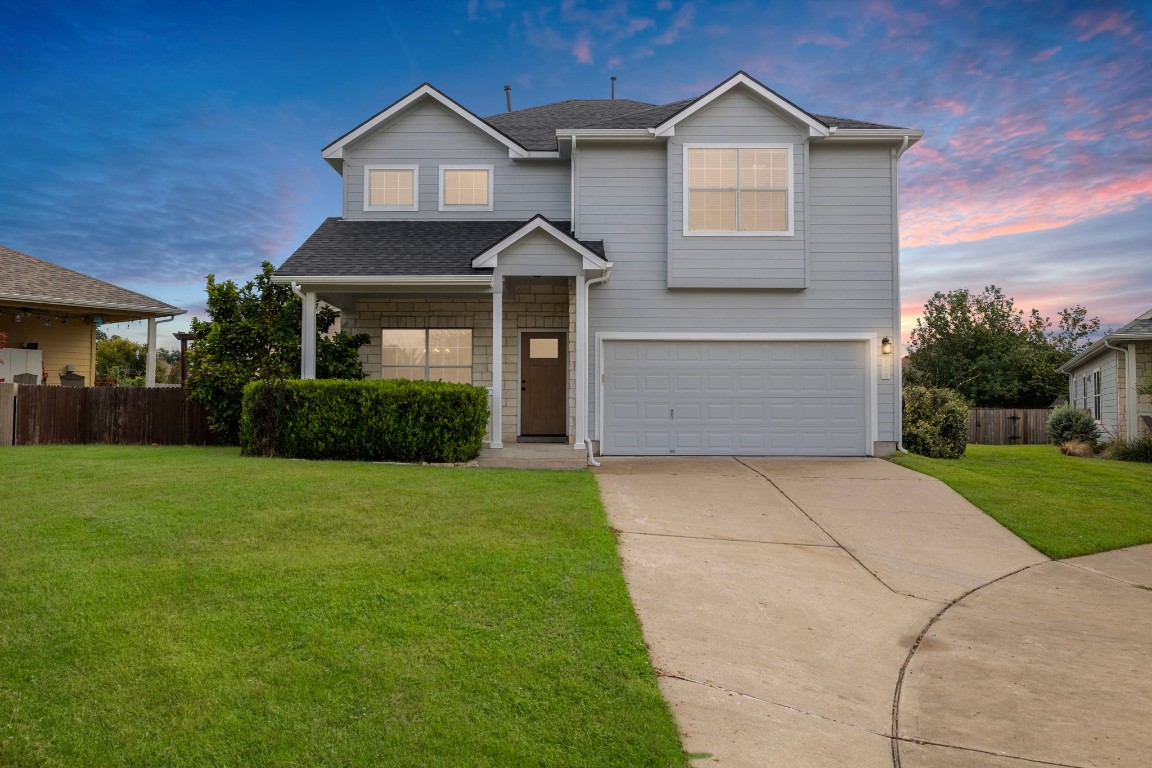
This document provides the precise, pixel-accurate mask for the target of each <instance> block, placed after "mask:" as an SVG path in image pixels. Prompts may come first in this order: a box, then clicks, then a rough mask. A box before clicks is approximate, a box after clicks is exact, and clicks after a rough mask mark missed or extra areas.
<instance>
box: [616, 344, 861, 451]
mask: <svg viewBox="0 0 1152 768" xmlns="http://www.w3.org/2000/svg"><path fill="white" fill-rule="evenodd" d="M603 350H604V351H603V354H604V363H603V365H604V390H603V391H604V405H603V407H604V422H603V424H604V434H603V440H602V445H601V450H602V452H603V453H604V454H606V455H668V454H677V455H707V454H718V455H725V454H735V455H762V456H789V455H796V456H862V455H864V454H865V453H867V451H866V444H865V440H866V437H867V422H868V409H867V405H866V393H867V378H866V375H865V374H866V365H865V355H866V352H867V346H866V344H865V343H864V342H862V341H605V342H604V348H603Z"/></svg>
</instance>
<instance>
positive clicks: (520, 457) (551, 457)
mask: <svg viewBox="0 0 1152 768" xmlns="http://www.w3.org/2000/svg"><path fill="white" fill-rule="evenodd" d="M476 465H477V466H480V467H500V468H504V469H584V468H585V467H586V466H587V465H588V460H587V458H586V456H585V454H584V452H583V451H577V450H576V449H574V448H573V447H572V446H570V445H556V444H548V443H516V444H513V445H505V447H503V448H484V449H481V451H480V458H478V459H477V460H476Z"/></svg>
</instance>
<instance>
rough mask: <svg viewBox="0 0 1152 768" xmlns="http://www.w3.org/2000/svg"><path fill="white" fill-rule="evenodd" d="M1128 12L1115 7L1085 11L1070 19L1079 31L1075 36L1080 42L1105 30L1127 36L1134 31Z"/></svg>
mask: <svg viewBox="0 0 1152 768" xmlns="http://www.w3.org/2000/svg"><path fill="white" fill-rule="evenodd" d="M1131 18H1132V14H1131V13H1130V12H1123V13H1122V12H1121V11H1119V10H1117V9H1115V8H1110V9H1108V10H1107V11H1097V10H1091V11H1085V12H1084V13H1081V14H1079V15H1078V16H1076V18H1074V19H1072V27H1073V28H1074V29H1075V30H1077V31H1078V32H1079V33H1080V36H1079V37H1078V38H1077V39H1078V40H1080V41H1081V42H1083V41H1085V40H1091V39H1092V38H1094V37H1096V36H1097V35H1102V34H1104V33H1105V32H1115V33H1116V34H1117V35H1120V36H1121V37H1129V36H1131V35H1132V33H1133V32H1134V31H1135V30H1134V28H1133V26H1132V22H1131Z"/></svg>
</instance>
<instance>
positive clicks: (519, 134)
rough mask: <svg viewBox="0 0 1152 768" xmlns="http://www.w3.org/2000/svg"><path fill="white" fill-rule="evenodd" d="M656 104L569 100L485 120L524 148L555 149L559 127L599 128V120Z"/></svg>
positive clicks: (608, 100) (492, 116) (605, 100)
mask: <svg viewBox="0 0 1152 768" xmlns="http://www.w3.org/2000/svg"><path fill="white" fill-rule="evenodd" d="M653 106H655V105H653V104H645V103H643V102H640V101H630V100H629V99H570V100H568V101H559V102H556V103H555V104H542V105H541V106H539V107H529V108H527V109H518V110H516V111H515V112H504V113H502V114H499V115H490V116H488V117H486V118H484V122H486V123H488V124H489V125H491V126H492V127H493V128H495V129H496V130H498V131H500V132H501V133H503V134H504V135H505V136H508V137H510V138H511V139H512V140H513V141H515V142H516V143H518V144H519V145H520V146H522V147H524V148H525V149H531V150H542V151H548V150H554V149H556V129H557V128H598V127H600V123H604V122H607V121H611V120H614V119H616V118H619V117H622V116H624V115H628V114H632V113H634V112H637V111H642V110H647V109H650V108H652V107H653ZM608 127H612V126H608ZM629 127H633V126H629ZM634 127H638V128H647V127H648V126H646V125H640V126H634Z"/></svg>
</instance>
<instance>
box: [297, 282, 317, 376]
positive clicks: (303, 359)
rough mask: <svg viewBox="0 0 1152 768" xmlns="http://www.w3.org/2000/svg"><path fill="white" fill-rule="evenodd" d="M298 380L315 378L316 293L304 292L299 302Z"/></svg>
mask: <svg viewBox="0 0 1152 768" xmlns="http://www.w3.org/2000/svg"><path fill="white" fill-rule="evenodd" d="M300 378H302V379H314V378H316V292H315V291H304V299H303V300H302V301H301V302H300Z"/></svg>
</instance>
